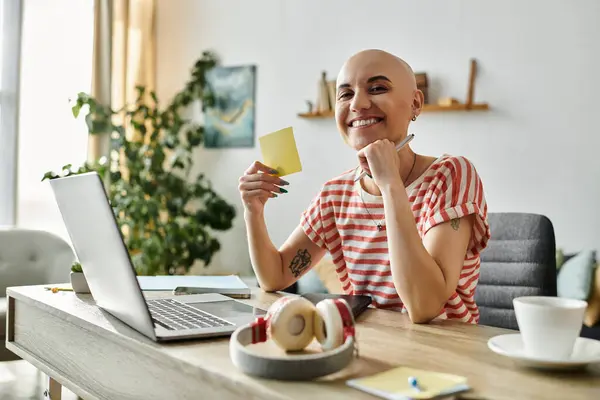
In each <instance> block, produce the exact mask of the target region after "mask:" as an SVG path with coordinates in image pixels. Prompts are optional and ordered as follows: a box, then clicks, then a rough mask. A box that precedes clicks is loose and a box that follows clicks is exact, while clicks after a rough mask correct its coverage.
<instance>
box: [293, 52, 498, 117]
mask: <svg viewBox="0 0 600 400" xmlns="http://www.w3.org/2000/svg"><path fill="white" fill-rule="evenodd" d="M470 67H471V68H470V71H469V86H468V88H467V90H468V91H467V101H466V102H465V103H452V104H448V105H442V104H424V105H423V109H422V110H421V111H422V112H447V111H485V110H489V108H490V107H489V105H488V104H487V103H474V102H473V98H474V97H475V96H474V94H475V75H476V74H477V61H475V60H471V65H470ZM298 117H300V118H313V119H314V118H333V117H334V111H333V110H328V111H325V112H320V113H319V112H313V113H300V114H298Z"/></svg>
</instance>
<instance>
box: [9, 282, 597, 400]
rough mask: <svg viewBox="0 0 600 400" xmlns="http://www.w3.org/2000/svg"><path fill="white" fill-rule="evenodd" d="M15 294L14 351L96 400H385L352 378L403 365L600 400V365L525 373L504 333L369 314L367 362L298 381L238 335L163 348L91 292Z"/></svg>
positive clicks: (475, 381) (495, 394)
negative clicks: (256, 361) (244, 352)
mask: <svg viewBox="0 0 600 400" xmlns="http://www.w3.org/2000/svg"><path fill="white" fill-rule="evenodd" d="M8 297H9V299H10V300H9V315H8V320H9V330H8V331H9V332H12V333H13V334H12V335H11V336H9V337H8V339H7V347H8V348H9V349H10V350H12V351H14V352H15V353H17V354H18V355H19V356H21V357H22V358H23V359H25V360H28V361H29V362H30V363H32V364H33V365H35V366H36V367H37V368H39V369H40V370H42V371H43V372H44V373H46V374H47V375H49V376H50V377H52V378H53V379H55V380H56V381H57V382H59V383H60V384H62V385H64V386H66V387H67V388H69V389H70V390H72V391H73V392H75V393H76V394H78V395H80V396H81V397H83V398H84V399H86V400H87V399H111V400H118V399H126V400H127V399H144V400H148V399H161V400H165V399H229V398H235V399H237V398H240V399H242V398H243V399H248V398H250V399H303V400H304V399H343V400H351V399H375V397H373V396H371V395H368V394H366V393H362V392H360V391H358V390H355V389H352V388H349V387H347V386H346V385H345V384H344V381H345V380H346V379H349V378H353V377H358V376H364V375H368V374H371V373H374V372H378V371H383V370H385V369H388V368H390V367H392V366H396V365H405V366H412V367H418V368H426V369H432V370H435V371H441V372H449V373H456V374H460V375H464V376H466V377H468V381H469V384H470V385H471V386H472V387H473V388H474V390H473V391H471V392H469V393H468V396H465V397H466V398H479V399H510V400H514V399H549V398H556V399H599V398H600V365H595V366H593V367H589V368H588V369H587V370H585V371H582V372H578V373H569V374H567V373H541V372H537V371H533V370H526V369H522V368H516V367H515V366H514V364H513V363H512V362H511V361H510V360H508V359H505V358H503V357H501V356H498V355H496V354H494V353H492V352H491V351H489V350H488V348H487V344H486V342H487V340H488V339H489V338H490V337H492V336H494V335H498V334H502V333H505V332H506V331H504V330H501V329H495V328H489V327H483V326H473V325H466V324H461V323H453V322H438V323H433V324H427V325H414V324H411V323H410V321H409V320H408V318H407V317H406V316H405V315H402V314H399V313H395V312H391V311H383V310H374V309H372V310H368V311H366V312H365V313H364V314H363V315H362V316H361V317H359V318H358V321H357V322H358V326H357V339H358V343H359V349H360V358H358V359H356V360H355V361H354V362H353V363H352V364H351V365H350V366H349V367H348V368H346V370H344V371H341V372H340V373H337V374H335V375H332V376H329V377H327V378H323V379H321V380H318V381H316V382H300V383H294V382H280V381H271V380H263V379H256V378H253V377H250V376H247V375H244V374H242V373H241V372H239V371H238V370H237V369H236V368H235V367H234V366H233V364H232V363H231V361H230V359H229V348H228V343H229V342H228V341H229V339H228V338H222V339H210V340H206V339H204V340H193V341H188V342H180V343H173V344H166V345H164V344H162V345H159V344H156V343H154V342H152V341H151V340H149V339H147V338H146V337H145V336H142V335H141V334H139V333H137V332H136V331H134V330H132V329H130V328H129V327H127V326H126V325H124V324H123V323H121V322H120V321H119V320H117V319H115V318H113V317H112V316H110V315H108V314H106V313H105V312H103V311H102V310H100V309H98V308H97V307H95V305H94V302H93V299H92V298H91V296H90V295H77V294H75V293H72V292H58V293H52V292H50V291H46V290H44V289H43V287H41V286H27V287H18V288H11V289H9V290H8ZM275 298H276V295H274V294H267V293H262V292H259V291H257V292H256V293H255V295H254V296H253V298H252V299H251V300H248V301H247V302H248V303H250V304H253V305H256V306H259V307H263V308H267V307H268V305H269V304H271V302H272V301H273V300H274V299H275ZM265 346H267V345H265ZM268 350H272V348H269V349H268Z"/></svg>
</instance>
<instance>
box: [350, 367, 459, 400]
mask: <svg viewBox="0 0 600 400" xmlns="http://www.w3.org/2000/svg"><path fill="white" fill-rule="evenodd" d="M411 377H412V378H416V381H417V382H418V389H416V388H415V387H413V386H412V385H411V384H410V381H411ZM346 384H347V385H348V386H350V387H353V388H355V389H358V390H362V391H364V392H367V393H370V394H373V395H375V396H379V397H382V398H384V399H390V400H404V399H431V398H435V397H439V396H447V395H450V394H454V393H458V392H462V391H465V390H469V389H470V388H469V386H468V385H467V378H465V377H463V376H458V375H451V374H444V373H438V372H432V371H425V370H420V369H415V368H407V367H396V368H392V369H390V370H388V371H384V372H380V373H377V374H374V375H371V376H368V377H365V378H358V379H351V380H349V381H346Z"/></svg>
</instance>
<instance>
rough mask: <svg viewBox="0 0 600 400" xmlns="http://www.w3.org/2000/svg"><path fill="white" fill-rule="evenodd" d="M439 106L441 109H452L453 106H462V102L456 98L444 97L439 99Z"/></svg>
mask: <svg viewBox="0 0 600 400" xmlns="http://www.w3.org/2000/svg"><path fill="white" fill-rule="evenodd" d="M437 104H438V106H441V107H451V106H453V105H456V104H460V101H458V100H457V99H455V98H454V97H442V98H440V99H438V101H437Z"/></svg>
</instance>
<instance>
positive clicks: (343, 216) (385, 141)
mask: <svg viewBox="0 0 600 400" xmlns="http://www.w3.org/2000/svg"><path fill="white" fill-rule="evenodd" d="M336 84H337V98H336V107H335V118H336V123H337V127H338V130H339V131H340V133H341V135H342V137H343V138H344V140H345V141H346V143H347V144H348V145H350V146H351V147H352V148H353V149H355V150H356V151H357V156H358V161H359V164H360V167H361V168H356V169H353V170H351V171H347V172H346V173H344V174H342V175H340V176H338V177H336V178H334V179H332V180H330V181H329V182H327V183H325V185H323V187H322V189H321V191H320V192H319V194H318V195H317V196H316V197H315V198H314V200H313V201H312V203H311V204H310V206H309V207H308V208H307V209H306V210H305V211H304V212H303V214H302V217H301V223H300V224H299V226H298V227H297V228H296V229H295V230H294V232H292V234H291V235H290V237H289V238H288V240H287V241H286V242H285V244H284V245H283V246H282V247H281V248H280V249H277V248H275V246H274V245H273V243H272V242H271V240H270V238H269V234H268V232H267V227H266V224H265V220H264V215H263V210H264V205H265V203H266V202H267V200H268V199H269V198H271V197H275V194H276V193H279V192H284V191H285V189H284V188H283V187H282V186H285V185H287V182H285V181H284V180H283V179H280V178H279V177H277V176H276V175H274V174H275V173H276V172H275V171H272V170H271V169H269V167H268V166H265V165H263V164H261V163H259V162H255V163H254V164H253V165H252V166H250V168H249V169H248V170H247V171H246V173H245V174H244V175H243V176H242V177H241V178H240V185H239V189H240V193H241V197H242V200H243V202H244V207H245V213H244V216H245V221H246V227H247V233H248V241H249V247H250V258H251V261H252V265H253V268H254V271H255V273H256V275H257V278H258V281H259V283H260V286H261V287H262V288H263V289H265V290H267V291H273V290H281V289H284V288H286V287H288V286H290V285H291V284H293V283H294V282H295V281H296V280H298V279H299V278H300V277H301V276H302V275H303V274H305V273H306V272H307V271H308V270H309V269H310V268H311V267H312V266H313V265H315V264H316V263H317V262H318V261H319V260H320V259H321V258H322V257H323V256H324V255H325V253H326V252H329V253H330V254H331V256H332V258H333V261H334V263H335V266H336V272H337V274H338V277H339V279H340V282H341V284H342V287H343V289H344V290H345V291H346V292H347V293H354V294H367V295H370V296H371V297H372V298H373V304H374V305H375V306H376V307H381V308H388V309H393V310H398V311H402V312H407V313H408V314H409V316H410V318H411V320H412V321H413V322H415V323H424V322H428V321H431V320H432V319H435V318H442V319H456V320H460V321H464V322H470V323H477V322H478V320H479V311H478V309H477V305H476V304H475V301H474V293H475V287H476V285H477V281H478V277H479V266H480V259H479V254H480V252H481V251H482V250H483V249H484V248H485V247H486V245H487V242H488V240H489V237H490V231H489V226H488V223H487V205H486V201H485V196H484V192H483V186H482V183H481V180H480V178H479V176H478V175H477V172H476V170H475V168H474V167H473V165H472V164H471V163H470V162H469V160H467V159H466V158H464V157H454V156H449V155H443V156H441V157H437V158H436V157H428V156H424V155H418V154H416V153H414V152H413V151H412V149H411V148H410V145H407V146H405V147H404V148H402V149H401V150H400V151H396V149H395V144H396V143H399V142H400V141H402V139H404V138H405V137H406V136H407V134H408V127H409V125H410V122H411V121H415V120H416V119H417V117H418V116H419V114H420V112H421V109H422V106H423V99H424V96H423V93H422V92H421V91H420V90H418V89H417V87H416V83H415V78H414V73H413V71H412V70H411V68H410V67H409V66H408V64H406V63H405V62H404V61H402V60H401V59H399V58H397V57H395V56H393V55H391V54H389V53H386V52H383V51H380V50H366V51H362V52H360V53H358V54H356V55H354V56H352V57H351V58H350V59H349V60H348V61H347V62H346V63H345V64H344V66H343V67H342V69H341V71H340V74H339V76H338V79H337V83H336ZM362 170H364V171H365V172H366V173H367V175H366V176H364V177H363V178H360V176H359V175H360V173H361V172H362ZM358 178H360V179H358ZM357 179H358V180H357ZM355 180H356V181H355Z"/></svg>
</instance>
